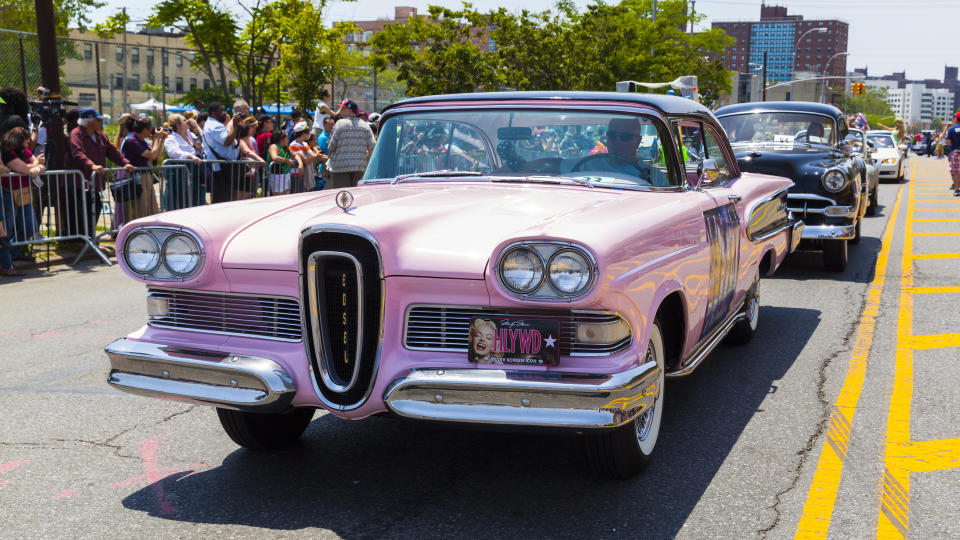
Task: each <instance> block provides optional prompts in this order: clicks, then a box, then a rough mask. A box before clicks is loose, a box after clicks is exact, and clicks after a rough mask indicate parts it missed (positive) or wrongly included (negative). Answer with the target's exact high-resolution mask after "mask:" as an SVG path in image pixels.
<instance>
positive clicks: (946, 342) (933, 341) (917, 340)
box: [910, 334, 960, 351]
mask: <svg viewBox="0 0 960 540" xmlns="http://www.w3.org/2000/svg"><path fill="white" fill-rule="evenodd" d="M947 347H960V334H928V335H925V336H913V339H912V340H910V348H911V349H913V350H915V351H919V350H926V349H945V348H947Z"/></svg>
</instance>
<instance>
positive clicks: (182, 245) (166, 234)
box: [123, 228, 203, 279]
mask: <svg viewBox="0 0 960 540" xmlns="http://www.w3.org/2000/svg"><path fill="white" fill-rule="evenodd" d="M123 258H124V261H126V263H127V266H128V267H129V268H130V269H131V270H133V271H134V272H136V273H137V274H140V275H141V276H144V277H149V278H151V279H184V278H186V277H189V276H190V275H192V274H193V273H194V272H196V271H197V269H198V268H200V264H201V262H202V261H203V249H202V248H201V246H200V241H199V240H198V239H197V237H196V236H194V235H193V234H192V233H190V232H188V231H184V230H181V229H164V228H148V229H140V230H137V231H134V232H132V233H131V234H130V235H129V236H127V240H126V242H125V243H124V249H123Z"/></svg>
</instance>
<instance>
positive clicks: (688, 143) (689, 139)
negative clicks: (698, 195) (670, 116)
mask: <svg viewBox="0 0 960 540" xmlns="http://www.w3.org/2000/svg"><path fill="white" fill-rule="evenodd" d="M671 127H672V129H673V136H674V146H675V148H676V149H677V155H679V156H680V159H681V160H682V161H683V169H684V173H685V174H686V177H687V183H689V184H690V185H693V186H695V185H697V182H698V181H699V177H698V174H697V170H698V167H699V165H700V156H701V155H702V154H703V128H702V126H701V125H700V122H690V121H674V122H673V123H672V124H671Z"/></svg>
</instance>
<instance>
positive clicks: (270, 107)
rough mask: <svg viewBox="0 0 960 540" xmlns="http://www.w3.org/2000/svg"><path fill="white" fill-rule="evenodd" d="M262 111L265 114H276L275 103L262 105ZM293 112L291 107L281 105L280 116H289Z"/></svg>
mask: <svg viewBox="0 0 960 540" xmlns="http://www.w3.org/2000/svg"><path fill="white" fill-rule="evenodd" d="M263 110H264V112H266V113H267V114H277V104H276V103H264V104H263ZM292 112H293V105H281V106H280V114H290V113H292Z"/></svg>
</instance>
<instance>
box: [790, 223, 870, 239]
mask: <svg viewBox="0 0 960 540" xmlns="http://www.w3.org/2000/svg"><path fill="white" fill-rule="evenodd" d="M856 235H857V227H856V225H807V226H805V227H804V228H803V239H804V240H852V239H853V237H854V236H856Z"/></svg>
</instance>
